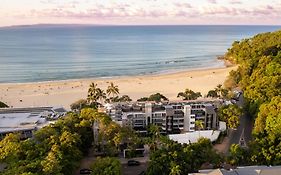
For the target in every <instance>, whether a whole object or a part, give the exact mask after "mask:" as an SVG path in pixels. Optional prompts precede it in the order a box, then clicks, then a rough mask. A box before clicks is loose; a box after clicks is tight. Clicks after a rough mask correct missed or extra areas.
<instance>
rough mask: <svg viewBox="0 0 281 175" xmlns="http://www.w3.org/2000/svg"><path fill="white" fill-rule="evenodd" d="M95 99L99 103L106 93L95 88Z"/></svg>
mask: <svg viewBox="0 0 281 175" xmlns="http://www.w3.org/2000/svg"><path fill="white" fill-rule="evenodd" d="M96 99H97V100H100V101H102V100H104V99H106V93H105V92H104V90H102V89H100V88H97V92H96Z"/></svg>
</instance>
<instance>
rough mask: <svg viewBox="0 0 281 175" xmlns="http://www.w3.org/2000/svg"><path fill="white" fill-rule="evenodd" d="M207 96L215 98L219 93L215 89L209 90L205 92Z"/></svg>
mask: <svg viewBox="0 0 281 175" xmlns="http://www.w3.org/2000/svg"><path fill="white" fill-rule="evenodd" d="M207 97H212V98H217V97H219V95H218V93H217V92H216V91H215V90H210V91H209V92H208V94H207Z"/></svg>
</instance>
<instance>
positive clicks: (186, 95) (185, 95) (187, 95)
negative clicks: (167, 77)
mask: <svg viewBox="0 0 281 175" xmlns="http://www.w3.org/2000/svg"><path fill="white" fill-rule="evenodd" d="M177 97H178V98H179V97H181V98H182V99H183V100H196V99H197V98H199V97H202V95H201V93H200V92H194V91H192V90H190V89H185V91H184V92H179V93H178V95H177Z"/></svg>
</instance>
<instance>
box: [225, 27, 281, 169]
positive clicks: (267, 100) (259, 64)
mask: <svg viewBox="0 0 281 175" xmlns="http://www.w3.org/2000/svg"><path fill="white" fill-rule="evenodd" d="M225 58H226V59H227V60H229V61H231V62H233V63H236V64H238V65H239V67H238V69H237V70H236V71H232V72H230V75H229V77H228V80H227V81H228V82H227V84H228V85H229V86H239V87H240V88H242V90H243V91H244V93H243V95H244V97H245V100H246V106H245V111H246V112H247V116H252V117H253V118H255V126H254V140H253V143H252V144H250V153H251V155H250V157H251V159H250V161H251V162H252V163H255V164H267V165H280V164H281V155H280V152H281V148H280V142H281V140H280V134H281V133H280V130H281V125H280V123H281V115H280V111H281V109H280V108H281V107H280V104H281V98H280V94H281V31H276V32H267V33H262V34H258V35H256V36H254V37H252V38H248V39H243V40H242V41H236V42H234V43H233V44H232V47H231V48H230V49H229V50H228V52H227V53H226V55H225Z"/></svg>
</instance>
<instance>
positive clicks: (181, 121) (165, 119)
mask: <svg viewBox="0 0 281 175" xmlns="http://www.w3.org/2000/svg"><path fill="white" fill-rule="evenodd" d="M216 109H217V107H216V105H214V104H212V103H206V102H205V103H199V102H192V103H191V102H174V103H173V102H166V103H160V104H157V103H155V102H138V103H116V104H106V105H105V111H106V113H107V114H109V115H110V116H111V118H112V119H113V120H114V121H116V122H117V123H119V124H121V125H123V126H130V127H132V128H133V129H135V130H136V131H139V132H146V131H147V126H148V125H149V124H155V125H158V126H159V127H160V128H161V130H162V132H163V133H167V134H170V133H182V132H192V131H195V129H196V128H195V121H196V120H201V121H202V122H203V126H204V127H203V128H201V129H203V130H213V129H217V128H218V119H217V114H216Z"/></svg>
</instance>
